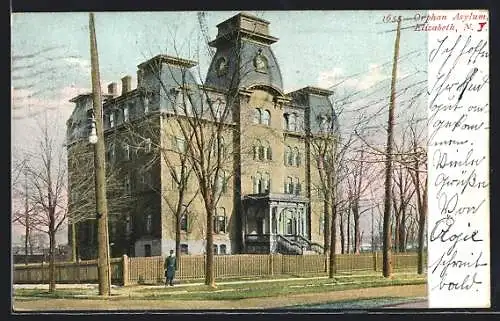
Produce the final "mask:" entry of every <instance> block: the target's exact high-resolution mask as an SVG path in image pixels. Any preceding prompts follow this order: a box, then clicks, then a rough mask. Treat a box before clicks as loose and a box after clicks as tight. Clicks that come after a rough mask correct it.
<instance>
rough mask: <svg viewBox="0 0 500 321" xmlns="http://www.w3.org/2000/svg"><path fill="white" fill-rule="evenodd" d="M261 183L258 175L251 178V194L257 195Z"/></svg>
mask: <svg viewBox="0 0 500 321" xmlns="http://www.w3.org/2000/svg"><path fill="white" fill-rule="evenodd" d="M261 181H262V175H261V174H260V173H257V174H256V175H255V176H254V177H253V193H254V194H258V193H259V187H260V185H261Z"/></svg>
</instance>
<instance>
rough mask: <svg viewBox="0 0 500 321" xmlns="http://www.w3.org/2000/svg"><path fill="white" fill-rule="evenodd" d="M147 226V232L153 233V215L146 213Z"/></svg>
mask: <svg viewBox="0 0 500 321" xmlns="http://www.w3.org/2000/svg"><path fill="white" fill-rule="evenodd" d="M145 223H146V224H145V227H146V233H151V230H152V228H153V216H152V215H151V214H147V215H146V222H145Z"/></svg>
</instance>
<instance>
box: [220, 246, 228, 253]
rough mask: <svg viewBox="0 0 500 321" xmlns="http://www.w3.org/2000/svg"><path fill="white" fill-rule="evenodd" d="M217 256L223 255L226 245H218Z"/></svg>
mask: <svg viewBox="0 0 500 321" xmlns="http://www.w3.org/2000/svg"><path fill="white" fill-rule="evenodd" d="M219 254H221V255H225V254H227V253H226V244H221V245H219Z"/></svg>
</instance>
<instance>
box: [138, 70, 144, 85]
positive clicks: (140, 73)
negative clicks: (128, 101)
mask: <svg viewBox="0 0 500 321" xmlns="http://www.w3.org/2000/svg"><path fill="white" fill-rule="evenodd" d="M142 73H143V71H142V70H141V69H137V88H139V87H141V85H142Z"/></svg>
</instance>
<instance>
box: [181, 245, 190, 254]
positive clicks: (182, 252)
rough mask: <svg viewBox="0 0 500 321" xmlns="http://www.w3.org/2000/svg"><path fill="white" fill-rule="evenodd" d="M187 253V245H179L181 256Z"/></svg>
mask: <svg viewBox="0 0 500 321" xmlns="http://www.w3.org/2000/svg"><path fill="white" fill-rule="evenodd" d="M188 253H189V245H187V244H181V254H186V255H187V254H188Z"/></svg>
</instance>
